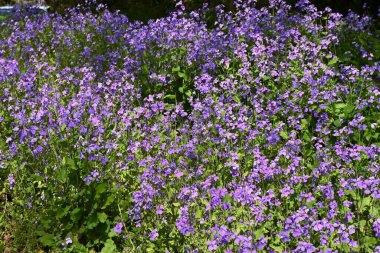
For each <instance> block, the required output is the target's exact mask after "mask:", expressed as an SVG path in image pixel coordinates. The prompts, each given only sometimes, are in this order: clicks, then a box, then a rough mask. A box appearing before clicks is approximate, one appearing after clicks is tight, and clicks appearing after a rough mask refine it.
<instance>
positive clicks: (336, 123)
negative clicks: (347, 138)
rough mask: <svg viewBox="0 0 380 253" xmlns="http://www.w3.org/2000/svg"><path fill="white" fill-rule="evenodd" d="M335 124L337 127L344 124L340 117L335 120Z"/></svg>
mask: <svg viewBox="0 0 380 253" xmlns="http://www.w3.org/2000/svg"><path fill="white" fill-rule="evenodd" d="M334 125H335V126H336V127H340V126H341V125H342V123H341V122H340V120H339V119H336V120H334Z"/></svg>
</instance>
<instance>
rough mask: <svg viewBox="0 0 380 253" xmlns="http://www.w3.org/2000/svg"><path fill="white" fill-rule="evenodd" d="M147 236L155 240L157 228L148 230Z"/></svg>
mask: <svg viewBox="0 0 380 253" xmlns="http://www.w3.org/2000/svg"><path fill="white" fill-rule="evenodd" d="M149 237H150V240H151V241H154V240H156V238H157V237H158V232H157V229H154V230H153V231H152V232H150V234H149Z"/></svg>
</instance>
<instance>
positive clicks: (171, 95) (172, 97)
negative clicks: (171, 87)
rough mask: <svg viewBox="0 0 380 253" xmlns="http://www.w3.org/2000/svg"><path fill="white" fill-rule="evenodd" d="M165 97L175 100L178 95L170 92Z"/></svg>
mask: <svg viewBox="0 0 380 253" xmlns="http://www.w3.org/2000/svg"><path fill="white" fill-rule="evenodd" d="M164 99H169V100H175V99H176V95H173V94H168V95H165V96H164Z"/></svg>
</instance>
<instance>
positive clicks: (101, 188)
mask: <svg viewBox="0 0 380 253" xmlns="http://www.w3.org/2000/svg"><path fill="white" fill-rule="evenodd" d="M107 186H108V185H107V182H103V183H100V184H98V185H97V186H96V188H95V192H96V195H95V198H99V197H100V195H101V194H102V193H104V192H105V191H106V190H107Z"/></svg>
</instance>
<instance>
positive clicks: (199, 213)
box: [195, 209, 202, 219]
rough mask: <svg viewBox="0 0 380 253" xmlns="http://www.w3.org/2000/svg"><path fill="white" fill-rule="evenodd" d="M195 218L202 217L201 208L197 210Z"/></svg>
mask: <svg viewBox="0 0 380 253" xmlns="http://www.w3.org/2000/svg"><path fill="white" fill-rule="evenodd" d="M195 218H196V219H200V218H202V211H201V210H200V209H198V210H197V211H196V212H195Z"/></svg>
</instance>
